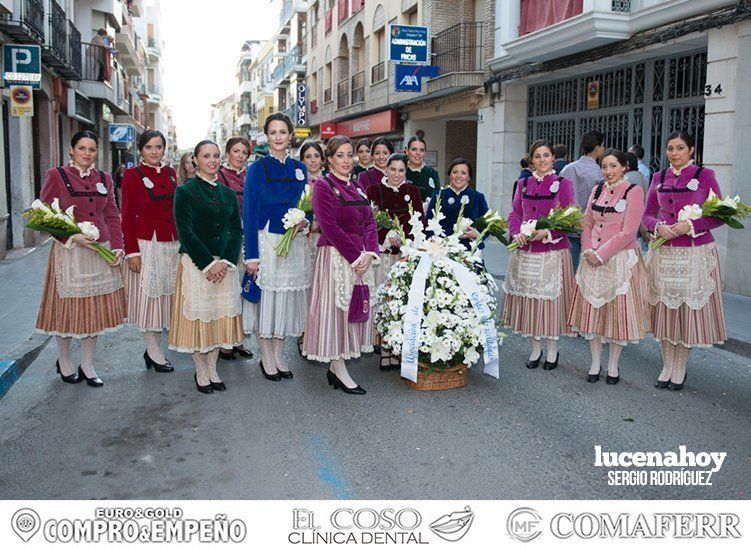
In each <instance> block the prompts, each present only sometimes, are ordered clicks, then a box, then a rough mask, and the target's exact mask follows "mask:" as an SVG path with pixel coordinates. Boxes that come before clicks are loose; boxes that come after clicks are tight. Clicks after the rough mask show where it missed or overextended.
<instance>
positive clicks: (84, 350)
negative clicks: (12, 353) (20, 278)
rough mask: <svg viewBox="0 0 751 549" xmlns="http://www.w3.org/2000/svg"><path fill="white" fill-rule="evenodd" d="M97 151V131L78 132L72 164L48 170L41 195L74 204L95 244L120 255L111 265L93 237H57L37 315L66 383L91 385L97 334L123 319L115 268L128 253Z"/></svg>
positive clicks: (96, 379) (64, 206) (108, 179)
mask: <svg viewBox="0 0 751 549" xmlns="http://www.w3.org/2000/svg"><path fill="white" fill-rule="evenodd" d="M98 147H99V138H98V137H97V135H96V134H95V133H94V132H91V131H88V130H84V131H81V132H78V133H77V134H75V135H74V136H73V139H72V140H71V145H70V156H71V161H70V163H69V165H68V166H64V167H59V168H52V169H51V170H49V171H48V172H47V175H46V176H45V178H44V185H43V186H42V192H41V194H40V196H39V198H40V200H42V201H43V202H45V203H51V202H53V201H54V200H55V199H57V200H58V201H59V204H60V208H61V209H62V210H66V209H68V208H70V207H71V206H75V209H74V212H73V213H74V215H75V217H76V219H77V220H78V221H79V222H81V221H90V222H92V223H93V224H94V225H96V227H97V229H99V238H98V240H97V241H98V242H100V243H101V244H103V245H105V246H109V247H110V248H111V249H112V250H114V251H115V254H116V256H117V261H115V263H114V264H112V265H109V264H108V263H107V262H106V261H104V260H103V259H102V258H101V257H99V255H98V254H97V253H96V252H95V251H94V250H93V249H92V248H91V244H92V243H93V242H94V239H92V238H91V237H89V236H84V235H83V234H77V235H74V236H72V237H70V238H68V239H57V240H56V241H55V243H54V244H53V245H52V250H51V252H50V260H49V264H48V267H47V276H46V278H45V281H44V291H43V293H42V303H41V305H40V307H39V316H38V317H37V323H36V328H37V331H39V332H41V333H45V334H49V335H54V336H55V339H56V340H57V349H58V357H59V358H58V361H57V371H58V373H59V374H60V377H61V378H62V380H63V381H65V382H66V383H78V382H79V381H80V380H81V379H82V378H83V379H86V383H87V384H88V385H90V386H92V387H101V386H102V385H103V383H102V380H101V379H99V377H98V376H97V374H96V371H95V370H94V349H95V347H96V339H97V336H98V335H100V334H103V333H105V332H109V331H112V330H114V329H116V328H118V327H119V326H121V325H122V323H123V320H124V318H125V299H124V295H123V281H122V278H121V276H120V269H118V268H117V267H119V266H120V263H121V262H122V258H123V256H124V255H125V253H124V252H123V233H122V228H121V227H120V212H119V210H118V209H117V204H116V203H115V195H114V186H113V184H112V178H111V177H110V175H109V174H107V173H104V172H103V171H101V170H97V169H95V168H94V163H95V162H96V158H97V150H98ZM73 338H75V339H78V340H80V342H81V365H80V366H79V367H78V372H76V370H75V368H74V366H73V361H72V359H71V344H72V339H73Z"/></svg>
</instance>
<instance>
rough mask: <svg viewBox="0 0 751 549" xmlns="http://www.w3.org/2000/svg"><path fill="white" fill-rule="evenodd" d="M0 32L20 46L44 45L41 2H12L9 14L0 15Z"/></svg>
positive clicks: (40, 0) (19, 0) (42, 5)
mask: <svg viewBox="0 0 751 549" xmlns="http://www.w3.org/2000/svg"><path fill="white" fill-rule="evenodd" d="M0 31H3V32H5V33H6V34H9V35H10V36H12V37H13V38H14V39H15V40H16V41H17V42H20V43H22V44H29V43H36V44H40V45H43V44H44V2H43V0H14V2H13V11H12V12H11V13H3V14H0Z"/></svg>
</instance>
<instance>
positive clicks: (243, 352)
mask: <svg viewBox="0 0 751 549" xmlns="http://www.w3.org/2000/svg"><path fill="white" fill-rule="evenodd" d="M232 350H233V351H234V353H235V354H236V355H240V356H241V357H243V358H253V353H252V352H251V351H248V350H247V349H246V348H245V347H243V346H242V345H240V346H239V347H233V348H232Z"/></svg>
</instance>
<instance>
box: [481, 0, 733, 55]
mask: <svg viewBox="0 0 751 549" xmlns="http://www.w3.org/2000/svg"><path fill="white" fill-rule="evenodd" d="M730 3H731V2H728V1H726V0H702V1H701V2H698V1H694V2H687V1H686V2H662V1H658V0H510V1H508V2H503V3H501V4H498V8H497V10H496V18H497V24H498V27H499V28H498V34H497V38H496V41H495V52H494V57H495V58H494V59H493V61H492V62H491V68H492V69H493V70H500V69H503V68H505V67H510V66H514V65H517V64H520V63H528V62H540V61H547V60H550V59H555V58H559V57H563V56H566V55H571V54H575V53H578V52H582V51H586V50H589V49H592V48H596V47H600V46H604V45H607V44H613V43H616V42H619V41H622V40H627V39H629V38H630V37H631V36H633V35H634V34H636V33H639V32H642V31H646V30H649V29H653V28H657V27H660V26H662V25H667V24H670V23H673V22H677V21H681V20H684V19H689V18H691V17H694V16H696V15H699V14H701V13H705V12H708V11H711V10H713V9H716V8H721V7H725V6H727V5H728V4H730Z"/></svg>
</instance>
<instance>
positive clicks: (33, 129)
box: [0, 0, 168, 258]
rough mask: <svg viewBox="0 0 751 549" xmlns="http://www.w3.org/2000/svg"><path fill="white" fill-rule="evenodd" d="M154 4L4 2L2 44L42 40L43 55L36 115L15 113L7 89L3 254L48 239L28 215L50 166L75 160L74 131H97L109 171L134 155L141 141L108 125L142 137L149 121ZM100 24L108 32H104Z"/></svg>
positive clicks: (1, 156) (0, 204)
mask: <svg viewBox="0 0 751 549" xmlns="http://www.w3.org/2000/svg"><path fill="white" fill-rule="evenodd" d="M147 5H149V6H154V5H157V6H158V0H111V1H108V2H102V1H101V0H9V1H3V2H1V3H0V44H29V45H38V46H40V47H41V53H42V55H41V61H42V71H41V72H42V75H41V89H40V90H36V91H34V93H33V104H34V115H33V116H30V117H15V116H12V115H11V112H10V110H11V109H10V93H9V90H8V89H7V87H6V88H3V90H2V118H1V119H0V120H1V122H0V124H1V128H0V130H1V131H0V140H1V141H2V143H1V144H0V258H2V257H4V255H5V253H6V250H7V249H10V248H18V247H24V246H30V245H34V244H35V243H36V242H37V241H38V240H39V239H40V238H42V237H41V236H40V234H39V233H36V232H34V231H29V230H26V229H25V227H24V223H23V219H22V217H21V214H22V212H23V210H24V209H25V208H27V207H28V205H29V204H31V202H32V201H33V200H34V198H35V197H37V196H38V194H39V191H40V189H41V185H42V178H43V177H44V174H45V173H46V171H47V170H48V169H49V168H51V167H54V166H58V165H60V164H63V163H65V162H66V161H67V160H68V149H69V144H70V138H71V136H72V135H73V134H74V133H75V132H77V131H79V130H82V129H90V130H93V131H95V132H97V133H98V134H99V135H100V146H99V151H100V152H99V161H98V164H97V166H98V168H100V169H102V170H106V171H109V172H112V171H113V170H114V169H115V168H116V167H117V166H118V165H119V164H120V163H121V162H124V161H134V160H135V151H134V148H135V147H134V144H133V143H129V144H128V143H126V144H115V143H110V142H109V137H108V134H109V131H108V128H109V125H110V124H113V123H128V124H132V125H134V126H135V128H136V131H137V135H138V133H140V132H142V131H143V129H144V128H145V127H146V126H147V125H148V124H149V121H148V119H147V107H146V104H145V101H144V97H145V93H144V92H146V91H147V89H148V88H147V87H146V85H147V82H148V81H147V79H146V77H147V72H146V68H147V67H148V61H147V59H146V53H147V50H146V46H145V44H144V40H143V39H142V37H141V36H142V35H141V34H139V32H138V31H137V29H136V25H137V21H138V19H139V18H140V17H142V16H144V15H145V14H146V11H147ZM99 29H104V30H105V31H106V35H105V36H97V31H98V30H99ZM159 129H162V128H159ZM167 130H168V127H167V126H165V127H164V129H163V131H165V135H166V134H167ZM137 135H136V138H137Z"/></svg>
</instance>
